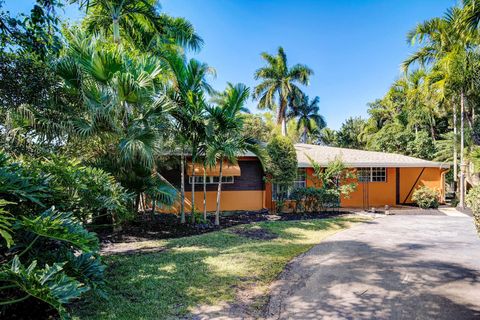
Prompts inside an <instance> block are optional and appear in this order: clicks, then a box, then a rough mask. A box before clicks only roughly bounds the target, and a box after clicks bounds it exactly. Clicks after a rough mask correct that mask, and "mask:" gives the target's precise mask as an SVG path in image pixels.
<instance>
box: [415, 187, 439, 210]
mask: <svg viewBox="0 0 480 320" xmlns="http://www.w3.org/2000/svg"><path fill="white" fill-rule="evenodd" d="M439 198H440V194H439V193H438V191H437V190H433V189H430V188H428V187H426V186H423V187H420V188H417V189H416V190H415V191H414V192H413V195H412V200H413V201H414V202H415V203H416V204H417V205H418V206H419V207H420V208H422V209H429V208H438V205H439V203H438V199H439Z"/></svg>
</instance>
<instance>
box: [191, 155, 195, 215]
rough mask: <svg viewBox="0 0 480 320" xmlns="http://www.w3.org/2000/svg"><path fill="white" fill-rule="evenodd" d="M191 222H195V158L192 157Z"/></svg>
mask: <svg viewBox="0 0 480 320" xmlns="http://www.w3.org/2000/svg"><path fill="white" fill-rule="evenodd" d="M191 214H192V223H195V158H194V157H192V211H191Z"/></svg>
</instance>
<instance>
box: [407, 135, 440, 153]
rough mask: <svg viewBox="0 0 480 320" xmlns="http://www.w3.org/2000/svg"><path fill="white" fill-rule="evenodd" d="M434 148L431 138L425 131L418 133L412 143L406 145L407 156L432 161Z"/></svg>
mask: <svg viewBox="0 0 480 320" xmlns="http://www.w3.org/2000/svg"><path fill="white" fill-rule="evenodd" d="M436 151H437V150H436V148H435V144H434V141H433V140H432V137H431V136H430V135H429V134H428V133H427V132H425V131H420V132H418V134H417V135H416V136H415V139H414V140H413V141H409V142H408V144H407V154H408V155H410V156H413V157H417V158H421V159H427V160H433V159H434V157H435V155H436Z"/></svg>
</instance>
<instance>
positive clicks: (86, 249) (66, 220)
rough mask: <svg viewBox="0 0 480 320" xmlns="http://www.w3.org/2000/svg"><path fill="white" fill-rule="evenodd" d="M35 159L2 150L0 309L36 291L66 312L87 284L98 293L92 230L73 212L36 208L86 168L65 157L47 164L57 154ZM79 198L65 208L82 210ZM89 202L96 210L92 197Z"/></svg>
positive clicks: (97, 264)
mask: <svg viewBox="0 0 480 320" xmlns="http://www.w3.org/2000/svg"><path fill="white" fill-rule="evenodd" d="M36 161H37V163H36V164H35V165H33V164H32V163H28V161H26V162H13V161H12V160H10V159H9V158H8V157H7V155H6V154H4V153H0V179H1V181H2V184H1V191H0V236H1V237H2V238H3V239H4V240H5V243H4V242H3V241H2V242H1V243H0V253H1V254H2V257H3V259H2V262H1V264H0V287H1V288H2V289H0V300H2V306H3V307H2V309H0V314H8V306H9V305H10V304H15V303H21V302H22V301H24V300H25V299H27V298H29V297H34V298H36V299H40V300H42V301H44V302H46V303H48V304H50V305H51V306H52V307H54V308H56V309H57V310H58V312H59V313H60V315H61V316H62V317H66V316H67V313H66V309H65V304H66V303H69V302H71V301H72V300H74V299H77V298H79V297H80V296H82V294H84V293H85V292H87V291H90V290H94V291H95V292H97V293H102V287H103V286H104V285H105V283H104V280H103V273H104V269H105V268H104V266H103V265H102V264H101V261H100V258H99V257H98V249H99V243H98V239H97V237H96V235H95V234H94V233H91V232H89V231H87V230H86V229H85V227H84V226H83V225H82V223H80V221H79V220H78V219H77V218H75V214H74V213H73V212H68V213H65V212H61V211H58V210H55V209H54V208H53V207H51V208H50V209H47V210H45V211H43V210H42V211H43V212H42V213H40V214H39V213H38V212H39V210H41V208H42V207H45V206H47V205H48V206H50V205H55V204H56V201H60V200H63V199H65V200H66V199H67V198H66V197H65V196H64V194H65V193H67V191H65V190H63V189H62V188H60V187H59V186H60V184H59V181H62V182H63V183H64V187H65V188H68V187H72V188H73V187H75V186H78V185H79V183H78V179H79V174H85V172H82V170H83V169H84V168H83V167H80V166H79V165H78V164H71V163H70V164H68V165H67V162H65V163H63V166H62V165H59V166H58V167H56V166H54V167H49V166H51V165H52V163H55V161H60V160H58V159H57V160H52V163H48V164H46V165H45V166H44V167H42V165H43V162H42V161H38V159H37V160H36ZM65 168H68V169H69V170H65ZM54 169H56V170H54ZM77 171H78V172H77ZM73 177H74V178H73ZM84 178H88V177H87V176H86V177H84ZM62 179H63V180H62ZM56 183H57V184H56ZM94 185H95V184H93V185H92V186H94ZM92 191H93V192H97V191H98V190H95V189H94V188H92V189H91V190H90V192H92ZM62 192H64V194H62ZM85 192H86V191H85ZM94 198H95V196H92V198H90V199H94ZM7 200H10V201H7ZM12 200H13V201H15V202H13V201H12ZM85 200H87V199H85ZM105 200H106V199H105ZM82 201H83V200H82ZM82 201H79V202H78V203H76V206H75V205H72V204H71V203H69V204H67V205H65V208H66V207H68V206H70V208H72V209H74V208H76V209H79V210H80V211H81V210H84V211H83V212H85V210H86V209H87V208H86V206H87V204H86V203H82ZM16 203H18V204H16ZM58 204H59V206H62V205H63V204H62V203H61V202H60V203H58ZM97 205H99V206H100V204H99V203H97ZM82 206H84V207H82ZM88 206H89V207H88V208H89V209H91V210H97V208H96V207H95V203H90V204H88ZM7 212H8V213H7Z"/></svg>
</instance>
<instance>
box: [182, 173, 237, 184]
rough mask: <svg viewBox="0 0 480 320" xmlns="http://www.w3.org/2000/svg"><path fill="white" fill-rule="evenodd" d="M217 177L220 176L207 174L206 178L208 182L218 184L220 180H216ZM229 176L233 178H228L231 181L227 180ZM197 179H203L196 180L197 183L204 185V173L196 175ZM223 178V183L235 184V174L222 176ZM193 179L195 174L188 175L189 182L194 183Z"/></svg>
mask: <svg viewBox="0 0 480 320" xmlns="http://www.w3.org/2000/svg"><path fill="white" fill-rule="evenodd" d="M215 177H217V178H219V176H206V178H207V183H206V184H218V181H214V178H215ZM197 178H201V179H197ZM227 178H231V179H228V180H230V181H226V179H227ZM195 180H201V181H198V182H195V185H203V175H202V176H195ZM222 180H223V181H222V184H233V183H235V177H234V176H222ZM192 181H193V176H188V183H189V184H193V183H192Z"/></svg>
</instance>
